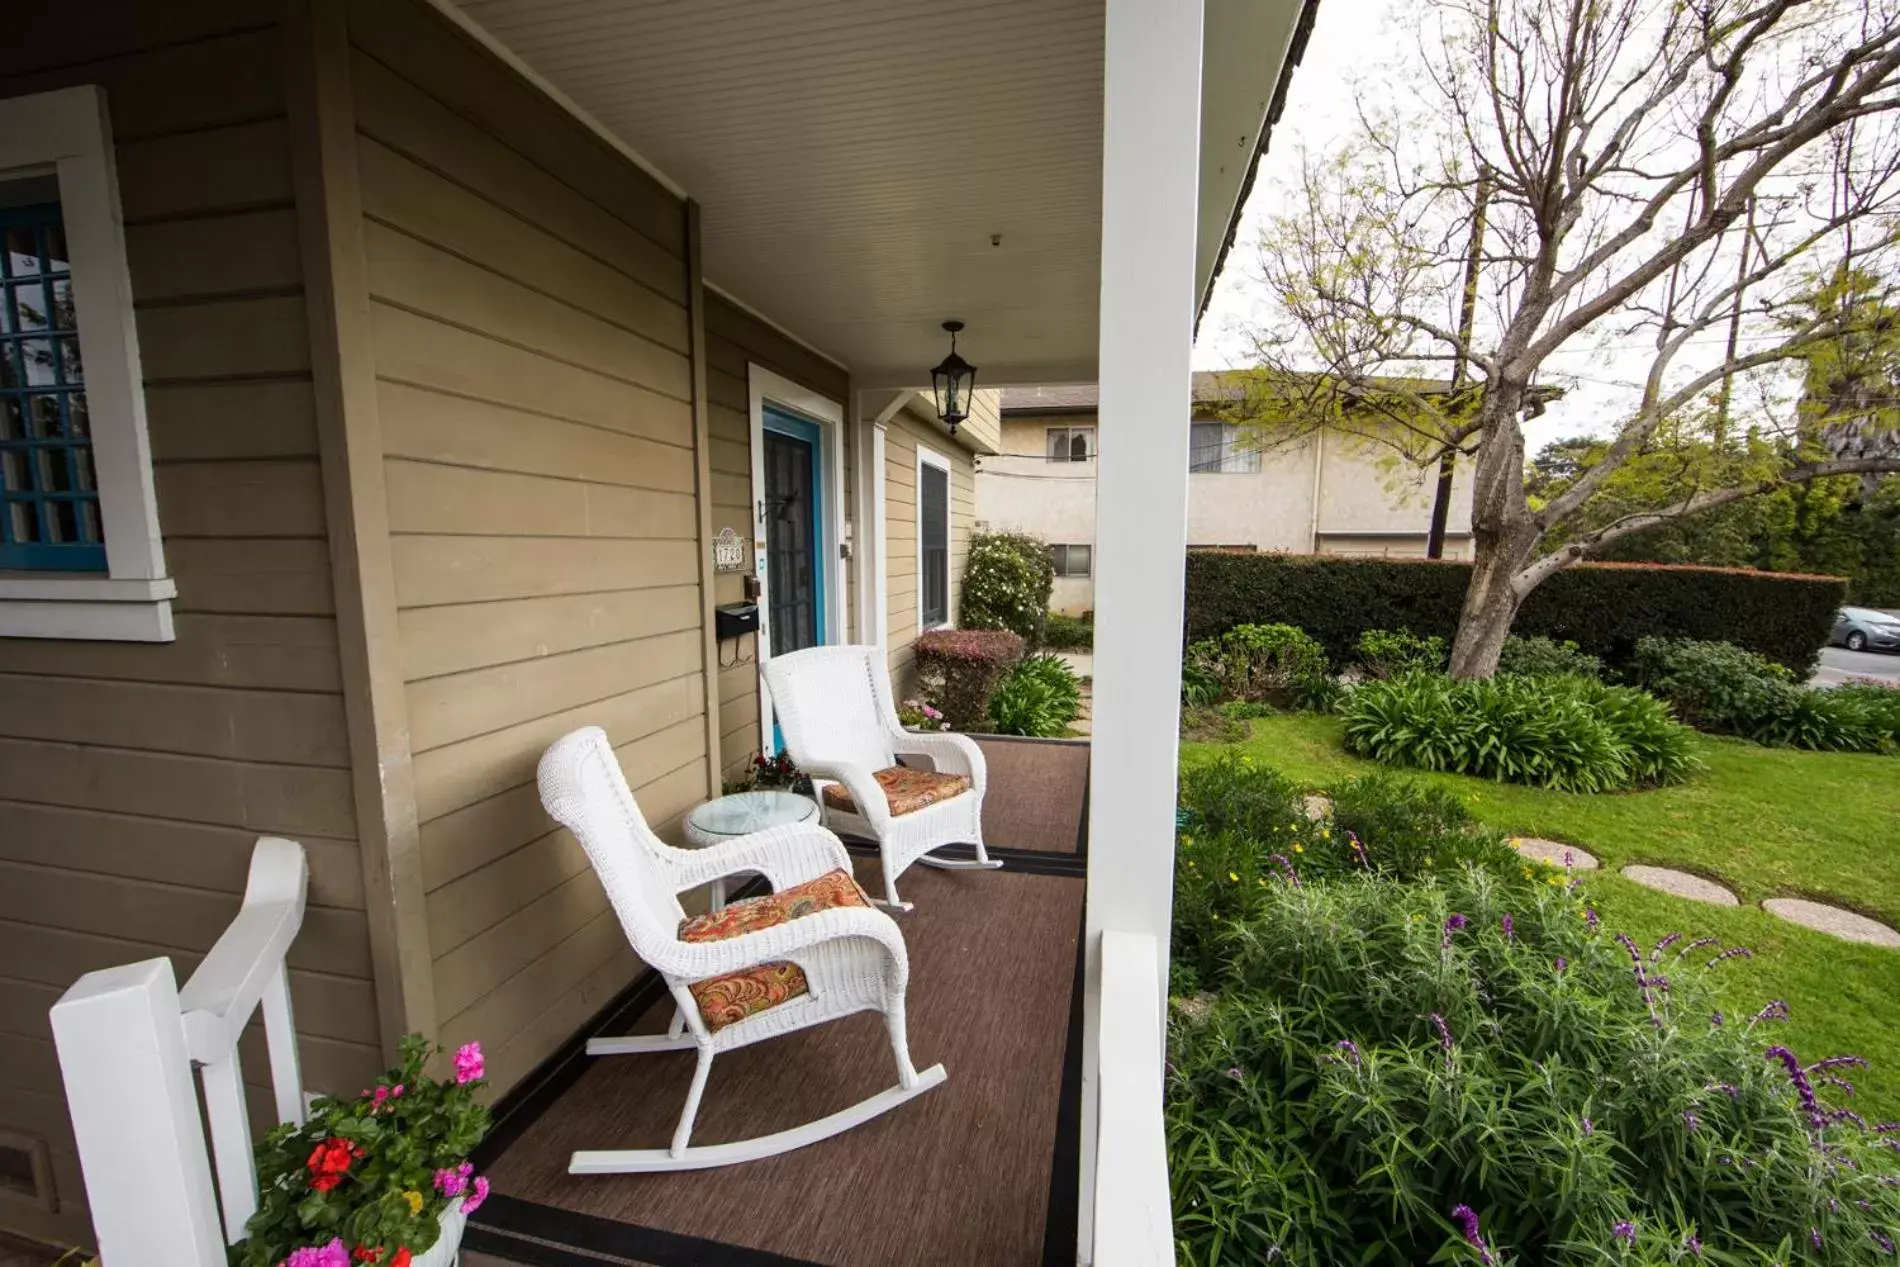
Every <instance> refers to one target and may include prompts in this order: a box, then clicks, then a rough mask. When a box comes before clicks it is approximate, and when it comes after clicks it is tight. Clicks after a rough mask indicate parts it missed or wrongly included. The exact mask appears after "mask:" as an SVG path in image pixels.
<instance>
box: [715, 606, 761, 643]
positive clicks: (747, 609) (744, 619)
mask: <svg viewBox="0 0 1900 1267" xmlns="http://www.w3.org/2000/svg"><path fill="white" fill-rule="evenodd" d="M757 632H759V605H758V604H757V603H727V604H726V605H725V606H723V607H715V608H713V633H714V634H715V635H716V636H717V637H718V639H719V640H720V641H721V642H724V641H725V640H726V639H728V638H743V637H745V636H746V635H747V634H749V633H757Z"/></svg>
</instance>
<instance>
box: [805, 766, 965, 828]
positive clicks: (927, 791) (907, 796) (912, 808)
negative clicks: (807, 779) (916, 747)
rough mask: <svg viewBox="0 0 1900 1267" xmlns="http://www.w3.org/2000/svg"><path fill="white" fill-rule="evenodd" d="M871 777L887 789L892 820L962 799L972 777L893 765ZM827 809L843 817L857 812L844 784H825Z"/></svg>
mask: <svg viewBox="0 0 1900 1267" xmlns="http://www.w3.org/2000/svg"><path fill="white" fill-rule="evenodd" d="M871 777H872V778H874V779H876V780H877V785H878V786H879V787H881V788H883V789H884V799H885V800H887V801H889V802H890V803H891V817H893V818H902V817H903V816H904V815H906V814H915V813H916V812H917V811H918V810H920V809H924V808H925V807H927V806H931V805H936V804H939V803H941V802H943V801H947V800H949V799H950V798H951V797H953V796H962V795H963V794H964V793H965V792H967V791H969V790H970V776H969V775H967V774H938V773H937V772H936V771H934V770H917V769H913V768H911V767H910V766H907V765H894V766H891V767H890V768H888V769H884V770H879V771H878V772H877V773H876V774H874V775H872V776H871ZM825 805H826V807H827V808H830V809H835V810H837V811H839V812H840V813H844V814H855V813H857V812H858V805H857V802H856V801H853V800H852V799H851V789H850V788H847V787H846V786H845V785H844V784H842V783H827V784H825Z"/></svg>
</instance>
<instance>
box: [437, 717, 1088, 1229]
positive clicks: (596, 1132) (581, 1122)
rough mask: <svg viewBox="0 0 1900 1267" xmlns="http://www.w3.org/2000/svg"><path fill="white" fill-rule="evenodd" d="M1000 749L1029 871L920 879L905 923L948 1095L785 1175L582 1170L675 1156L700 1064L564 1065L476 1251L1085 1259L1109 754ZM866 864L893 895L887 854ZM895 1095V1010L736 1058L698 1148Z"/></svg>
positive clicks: (788, 1159)
mask: <svg viewBox="0 0 1900 1267" xmlns="http://www.w3.org/2000/svg"><path fill="white" fill-rule="evenodd" d="M983 742H984V748H985V752H986V754H987V756H988V759H989V763H990V779H991V786H990V791H989V794H988V796H987V797H986V803H985V813H984V837H985V839H986V840H987V841H989V842H990V844H991V851H992V853H993V854H996V855H1000V856H1003V857H1005V858H1006V859H1007V864H1006V865H1005V867H1004V868H1003V869H1002V870H1000V871H991V872H955V871H938V870H935V869H932V868H929V867H922V866H919V867H913V868H912V869H911V870H910V871H908V872H906V873H905V875H904V877H903V880H902V881H901V882H900V888H901V890H902V892H903V894H904V897H905V899H906V900H907V901H912V902H915V903H916V907H917V909H916V910H915V911H913V912H911V913H909V914H907V915H903V916H900V917H899V919H900V923H901V924H902V926H903V929H904V934H905V939H906V943H907V945H908V947H909V950H910V956H911V984H910V998H909V1004H910V1006H909V1013H910V1031H911V1054H912V1058H913V1059H914V1060H915V1062H916V1064H917V1066H918V1067H919V1068H926V1067H928V1066H929V1065H931V1064H935V1063H938V1062H941V1063H942V1064H943V1065H944V1066H945V1068H946V1070H947V1071H948V1074H949V1078H948V1081H947V1082H946V1083H945V1084H944V1085H943V1086H942V1087H940V1088H938V1089H937V1090H935V1091H932V1092H930V1093H929V1094H928V1095H925V1096H923V1097H921V1098H919V1099H918V1100H915V1101H912V1102H911V1103H909V1104H907V1105H904V1106H902V1107H900V1108H898V1109H896V1110H894V1111H892V1112H891V1113H889V1114H887V1115H885V1116H883V1117H880V1118H878V1119H876V1120H874V1121H872V1122H870V1123H868V1124H866V1125H864V1126H861V1127H859V1128H857V1129H856V1130H853V1131H849V1132H846V1133H845V1134H844V1135H841V1136H838V1137H836V1138H834V1139H830V1140H827V1141H825V1142H823V1143H820V1144H816V1145H813V1146H811V1147H809V1148H804V1149H800V1150H798V1151H795V1152H792V1153H789V1154H786V1155H783V1156H780V1157H775V1158H769V1159H766V1160H764V1161H756V1162H750V1163H747V1164H744V1165H740V1166H732V1167H726V1168H723V1169H718V1170H704V1171H694V1172H687V1173H681V1174H672V1175H625V1176H572V1175H569V1174H568V1173H567V1158H568V1154H569V1153H570V1152H572V1151H573V1150H574V1149H576V1148H629V1147H633V1148H638V1147H655V1146H664V1145H665V1144H666V1142H667V1141H668V1139H669V1138H670V1137H671V1134H672V1130H673V1126H674V1124H675V1122H676V1121H677V1118H678V1114H679V1110H680V1107H681V1105H682V1103H683V1101H684V1098H685V1093H686V1085H687V1082H688V1079H689V1077H690V1074H691V1070H692V1056H691V1055H690V1054H687V1053H679V1054H665V1055H648V1056H621V1057H605V1058H601V1059H598V1060H593V1061H588V1060H587V1058H586V1057H585V1056H571V1057H570V1058H568V1059H567V1060H565V1061H562V1059H561V1057H559V1056H557V1057H556V1059H555V1061H551V1062H550V1067H549V1068H547V1069H546V1070H545V1071H544V1072H543V1074H542V1076H541V1077H540V1078H538V1079H531V1080H530V1083H529V1084H527V1085H528V1086H529V1087H530V1088H531V1089H529V1090H528V1091H526V1092H525V1093H524V1094H520V1095H518V1096H517V1097H515V1099H514V1101H513V1103H511V1104H506V1105H504V1106H503V1108H504V1109H505V1110H506V1112H505V1116H504V1117H503V1118H502V1120H501V1122H500V1123H499V1125H498V1127H497V1129H496V1131H495V1133H494V1134H493V1135H492V1136H491V1138H490V1140H489V1141H488V1142H487V1143H486V1144H485V1145H484V1148H483V1151H482V1153H481V1154H478V1158H477V1159H478V1161H479V1163H480V1164H481V1168H482V1169H483V1170H485V1171H486V1172H487V1173H488V1175H489V1177H490V1178H491V1180H492V1181H493V1183H494V1193H495V1195H493V1196H491V1197H490V1199H489V1203H488V1205H487V1206H486V1207H485V1208H484V1209H483V1210H482V1211H481V1212H480V1213H478V1214H477V1215H476V1218H475V1220H474V1223H473V1224H472V1225H471V1227H470V1230H469V1235H468V1240H467V1242H466V1243H467V1246H468V1248H469V1249H470V1250H472V1251H476V1252H477V1253H479V1254H492V1255H494V1256H495V1257H496V1258H497V1259H500V1260H501V1261H503V1262H514V1263H523V1264H544V1265H546V1267H570V1265H573V1264H581V1263H586V1264H591V1265H594V1267H598V1265H599V1264H601V1263H632V1264H647V1265H650V1267H674V1265H675V1264H681V1265H683V1264H706V1265H709V1267H717V1265H719V1264H731V1265H758V1267H766V1265H774V1264H775V1265H779V1267H784V1265H785V1264H793V1263H822V1264H833V1265H836V1267H887V1265H889V1264H913V1263H914V1264H937V1263H943V1264H952V1263H954V1264H985V1265H992V1264H993V1265H995V1267H1013V1265H1017V1264H1023V1265H1027V1264H1042V1263H1065V1264H1066V1263H1073V1262H1074V1261H1075V1223H1076V1188H1075V1185H1076V1170H1077V1160H1076V1148H1077V1142H1076V1141H1077V1132H1078V1121H1079V1117H1078V1115H1079V1101H1080V1086H1079V1083H1080V1058H1081V982H1080V967H1081V964H1080V960H1079V958H1078V953H1077V948H1078V946H1079V943H1080V933H1081V923H1082V903H1083V891H1084V884H1083V877H1084V873H1085V868H1086V854H1087V849H1086V841H1085V839H1084V833H1085V831H1086V821H1087V815H1086V812H1085V803H1084V802H1085V799H1086V795H1087V776H1088V749H1087V747H1086V746H1084V745H1078V744H1063V743H1042V742H1034V741H1020V740H985V741H983ZM853 852H854V853H855V854H857V855H858V864H859V875H860V878H861V879H862V880H863V881H864V882H865V883H866V885H867V887H870V888H871V889H872V891H876V888H877V885H876V884H875V881H876V876H877V863H876V858H875V855H874V853H868V851H865V850H863V849H861V848H854V850H853ZM670 1009H671V1004H670V1003H669V1002H668V1001H667V1000H665V999H664V997H663V996H661V995H660V993H659V991H658V990H657V989H655V988H652V986H649V987H648V988H646V989H644V990H641V989H636V991H635V993H634V994H633V995H632V997H630V998H628V999H627V1000H626V1001H625V1002H624V1005H623V1006H622V1007H621V1008H620V1009H619V1010H618V1014H617V1015H616V1016H614V1017H613V1018H612V1019H610V1020H608V1021H607V1022H606V1023H605V1024H604V1025H603V1026H601V1028H600V1029H599V1031H598V1032H603V1033H609V1032H610V1033H644V1032H653V1031H657V1030H660V1029H663V1028H664V1026H665V1023H666V1020H667V1018H668V1017H669V1016H670ZM894 1080H895V1075H894V1070H893V1068H892V1065H891V1057H890V1047H889V1044H888V1042H887V1041H886V1038H885V1034H884V1028H883V1024H882V1021H881V1019H880V1018H878V1017H876V1016H874V1015H869V1014H861V1015H858V1016H854V1017H850V1018H847V1019H846V1020H843V1021H839V1022H836V1023H834V1024H831V1025H826V1026H820V1027H818V1028H816V1029H813V1030H807V1031H804V1032H802V1033H799V1034H794V1035H790V1036H788V1037H785V1038H781V1039H774V1040H771V1041H769V1042H766V1043H762V1044H760V1045H758V1046H756V1047H751V1048H746V1049H742V1050H740V1051H737V1052H733V1053H730V1054H728V1055H724V1056H721V1057H720V1058H719V1059H718V1060H717V1061H716V1062H715V1063H714V1065H713V1074H712V1079H711V1082H710V1083H709V1084H708V1086H707V1090H706V1098H705V1103H704V1106H703V1108H702V1109H701V1111H700V1116H699V1122H698V1125H697V1127H696V1129H695V1132H694V1142H695V1143H706V1144H711V1143H718V1142H722V1141H725V1140H730V1139H735V1138H741V1137H749V1136H755V1135H762V1134H767V1133H770V1132H773V1131H777V1130H782V1129H785V1128H788V1127H791V1126H796V1125H798V1124H800V1123H803V1122H808V1121H811V1120H813V1119H815V1118H818V1117H822V1116H824V1115H826V1114H828V1113H831V1112H833V1111H835V1110H837V1109H840V1108H844V1107H846V1106H848V1105H850V1104H852V1103H854V1102H856V1101H858V1100H860V1099H862V1098H864V1097H865V1096H868V1095H870V1094H872V1093H874V1092H876V1091H878V1090H881V1089H883V1088H885V1087H887V1086H890V1085H891V1084H892V1083H893V1082H894ZM477 1261H479V1260H477Z"/></svg>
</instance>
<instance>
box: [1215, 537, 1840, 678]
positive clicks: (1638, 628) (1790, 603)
mask: <svg viewBox="0 0 1900 1267" xmlns="http://www.w3.org/2000/svg"><path fill="white" fill-rule="evenodd" d="M1470 576H1471V565H1470V564H1468V563H1460V562H1452V561H1444V560H1440V561H1427V560H1423V559H1354V558H1341V557H1339V556H1336V555H1285V554H1242V553H1236V552H1226V551H1215V550H1193V551H1190V552H1189V553H1188V557H1187V619H1186V625H1185V635H1186V640H1187V641H1189V642H1198V641H1199V640H1201V639H1203V638H1215V637H1219V636H1220V635H1221V634H1223V633H1225V632H1226V631H1227V630H1229V629H1231V628H1233V627H1234V626H1235V625H1243V624H1263V623H1267V622H1271V621H1288V622H1291V623H1293V624H1297V625H1298V626H1300V628H1302V629H1304V630H1306V631H1307V632H1308V633H1310V634H1312V635H1313V636H1314V637H1315V638H1317V639H1319V641H1320V643H1321V644H1322V645H1323V646H1324V647H1325V648H1326V653H1327V654H1328V655H1329V656H1331V657H1332V658H1333V659H1334V661H1336V662H1339V663H1345V662H1346V661H1348V660H1350V659H1351V658H1352V654H1353V647H1354V645H1355V644H1356V643H1357V641H1358V639H1359V635H1360V634H1361V633H1363V632H1365V631H1366V630H1368V629H1410V630H1411V631H1413V632H1414V633H1417V634H1420V635H1425V636H1437V637H1440V638H1444V639H1446V640H1447V641H1449V640H1450V639H1451V638H1452V637H1453V635H1454V634H1455V633H1456V632H1457V628H1458V612H1459V609H1460V607H1461V606H1462V605H1463V603H1464V597H1465V588H1466V585H1467V583H1468V582H1469V580H1470ZM1846 584H1847V583H1846V582H1845V581H1843V580H1841V579H1840V578H1838V577H1825V576H1821V577H1817V576H1799V575H1794V574H1790V573H1776V572H1750V571H1745V570H1740V569H1725V568H1698V567H1671V566H1664V565H1661V564H1633V563H1586V564H1582V565H1579V566H1577V567H1572V568H1566V569H1565V570H1564V571H1561V572H1559V573H1557V574H1556V575H1555V576H1553V577H1551V578H1550V579H1549V580H1547V581H1545V582H1544V583H1543V584H1542V585H1539V586H1538V587H1537V588H1536V589H1535V590H1533V591H1532V592H1531V595H1530V597H1529V598H1528V599H1526V600H1525V602H1524V607H1523V609H1522V610H1521V611H1520V612H1519V613H1518V616H1517V620H1516V622H1515V623H1516V631H1517V632H1518V633H1520V634H1542V635H1543V636H1545V637H1548V638H1554V639H1559V640H1565V639H1567V640H1569V641H1573V642H1575V643H1576V644H1577V645H1578V646H1579V647H1580V648H1581V649H1582V650H1583V651H1585V652H1587V653H1589V654H1590V655H1594V656H1597V657H1599V658H1601V659H1602V660H1603V661H1604V663H1606V664H1608V665H1610V666H1612V667H1613V668H1621V667H1622V666H1624V665H1625V664H1626V663H1627V662H1628V660H1629V658H1630V656H1631V654H1632V653H1633V652H1634V650H1635V647H1636V640H1637V639H1638V638H1641V637H1644V636H1646V635H1656V636H1661V637H1676V638H1733V639H1735V640H1736V641H1738V642H1740V643H1741V644H1742V645H1743V646H1746V647H1748V648H1749V649H1750V650H1753V651H1757V652H1759V653H1761V654H1762V655H1765V656H1767V657H1769V658H1770V659H1772V660H1775V661H1778V662H1779V663H1781V664H1785V665H1787V666H1788V667H1789V668H1791V669H1793V670H1794V671H1795V672H1797V673H1799V674H1801V675H1803V676H1806V675H1807V674H1808V673H1809V672H1810V671H1812V669H1813V666H1814V662H1815V657H1816V656H1817V654H1818V653H1819V651H1820V647H1821V644H1822V643H1824V642H1825V641H1826V640H1827V636H1828V632H1829V631H1830V630H1831V629H1832V628H1833V627H1834V614H1835V612H1836V611H1837V610H1838V609H1839V607H1840V605H1841V602H1842V595H1843V594H1844V593H1845V590H1846Z"/></svg>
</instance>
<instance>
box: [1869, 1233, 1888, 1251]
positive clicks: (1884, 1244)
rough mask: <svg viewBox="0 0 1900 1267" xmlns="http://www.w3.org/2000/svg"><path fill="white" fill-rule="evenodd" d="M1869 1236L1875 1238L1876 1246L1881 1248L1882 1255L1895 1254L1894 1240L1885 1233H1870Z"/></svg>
mask: <svg viewBox="0 0 1900 1267" xmlns="http://www.w3.org/2000/svg"><path fill="white" fill-rule="evenodd" d="M1867 1235H1869V1236H1871V1237H1873V1238H1874V1244H1876V1245H1878V1246H1880V1252H1881V1253H1883V1254H1891V1253H1893V1238H1892V1237H1890V1236H1888V1235H1887V1234H1886V1233H1885V1232H1868V1233H1867Z"/></svg>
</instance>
